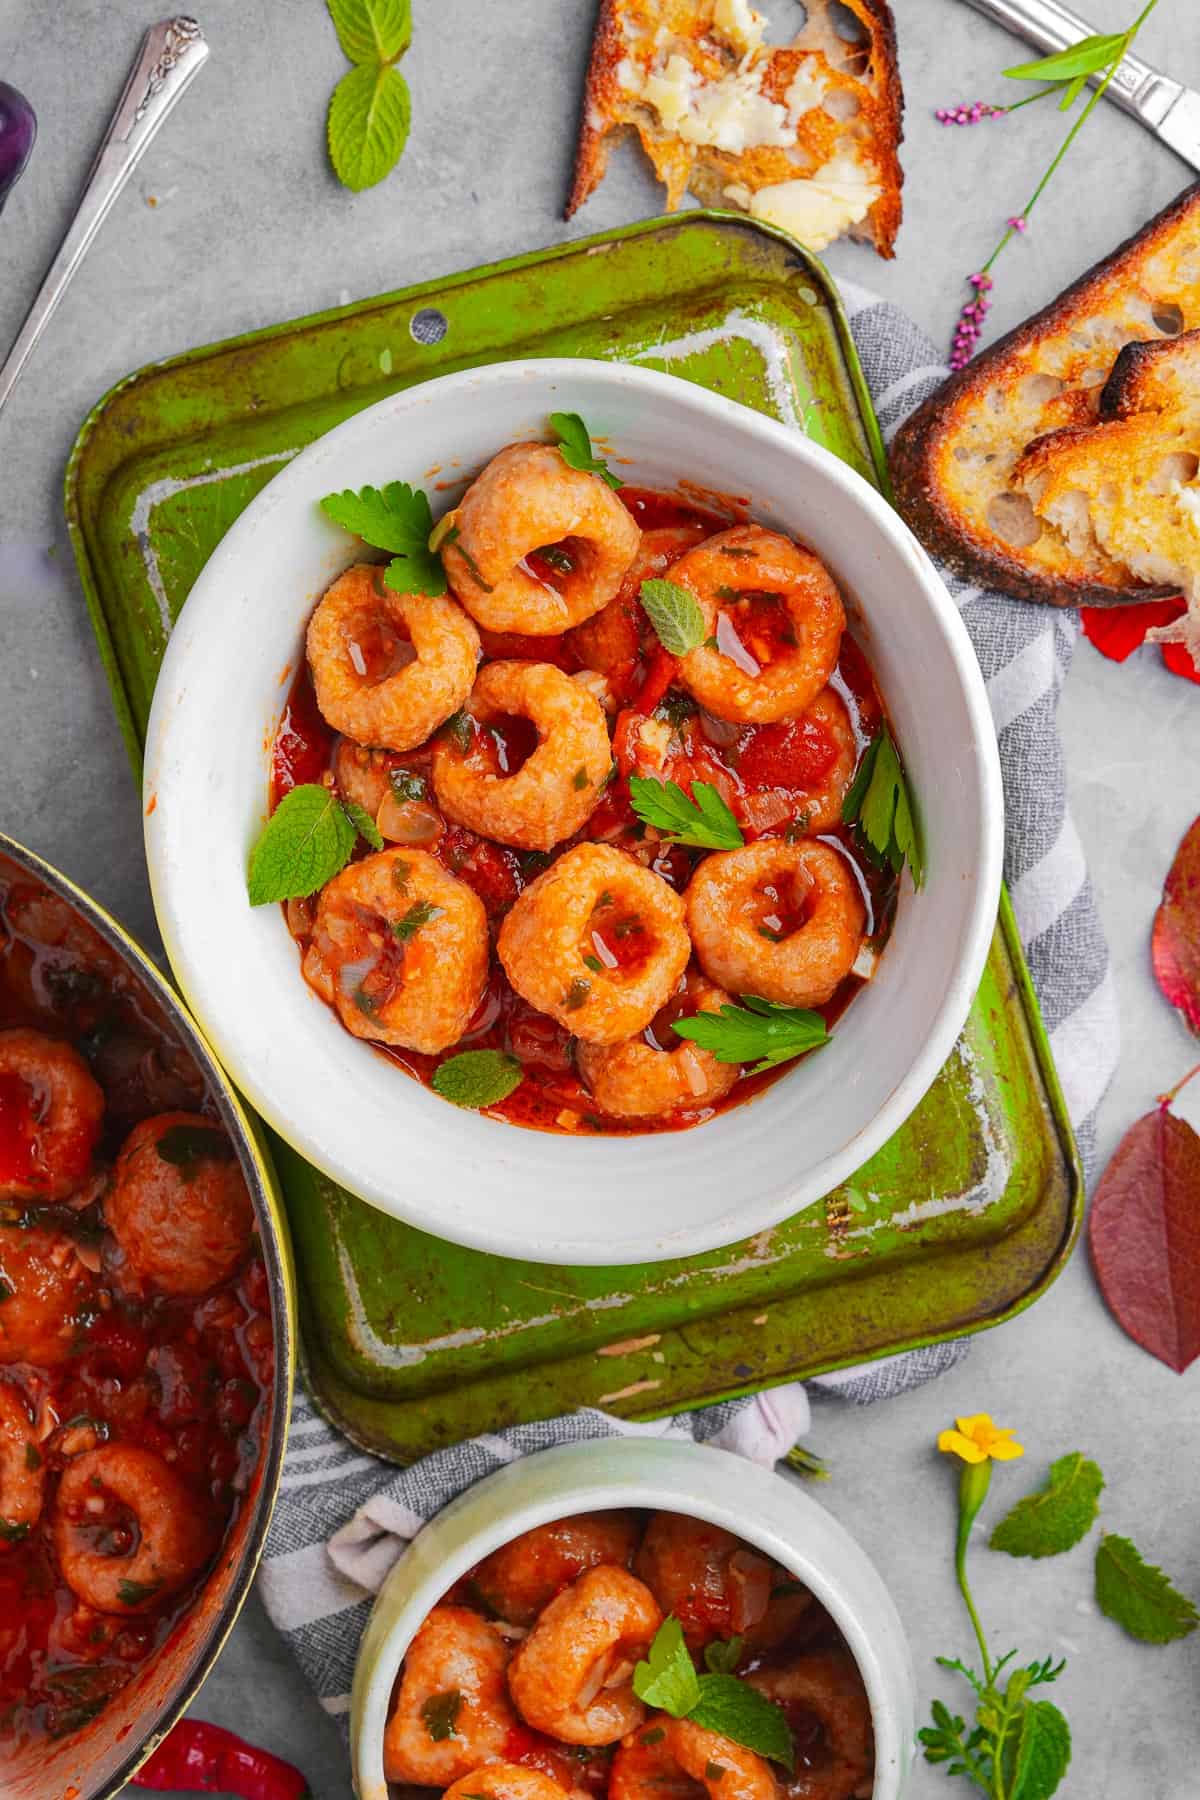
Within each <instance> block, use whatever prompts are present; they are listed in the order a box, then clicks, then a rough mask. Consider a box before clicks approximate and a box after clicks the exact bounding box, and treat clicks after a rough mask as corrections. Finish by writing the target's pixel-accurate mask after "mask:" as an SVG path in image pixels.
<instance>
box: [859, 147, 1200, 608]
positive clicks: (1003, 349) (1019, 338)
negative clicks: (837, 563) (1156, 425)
mask: <svg viewBox="0 0 1200 1800" xmlns="http://www.w3.org/2000/svg"><path fill="white" fill-rule="evenodd" d="M1198 204H1200V182H1195V183H1193V184H1192V186H1191V187H1189V188H1185V190H1184V192H1183V193H1182V194H1180V195H1179V196H1178V197H1177V198H1176V199H1175V200H1172V201H1171V203H1170V205H1169V206H1166V207H1164V208H1163V210H1162V212H1160V213H1158V214H1157V215H1156V217H1155V218H1153V219H1151V220H1150V222H1149V224H1147V225H1144V226H1143V227H1142V229H1141V230H1140V231H1137V232H1135V233H1134V234H1133V236H1132V237H1130V238H1127V239H1126V240H1125V242H1124V243H1123V244H1121V245H1119V246H1118V248H1117V249H1116V250H1114V251H1113V252H1112V253H1111V255H1109V256H1106V257H1105V258H1104V260H1103V261H1102V262H1098V263H1096V264H1095V265H1094V267H1092V268H1091V269H1089V270H1088V271H1087V273H1086V274H1085V275H1082V276H1080V278H1079V280H1078V281H1075V282H1073V283H1072V284H1071V286H1070V287H1068V288H1064V290H1063V292H1062V293H1061V294H1060V295H1059V296H1058V298H1057V300H1053V301H1052V302H1051V303H1050V305H1049V306H1047V307H1043V309H1042V311H1041V312H1039V313H1035V314H1034V316H1033V317H1032V318H1030V319H1027V320H1026V321H1025V323H1024V324H1023V325H1018V326H1017V327H1016V329H1015V330H1013V331H1010V332H1008V333H1007V335H1006V336H1004V337H1002V338H1000V339H999V340H998V341H997V342H996V343H995V344H993V345H991V346H990V348H989V349H987V350H984V351H983V352H982V353H981V354H980V355H979V356H977V357H976V358H975V360H974V362H971V363H968V365H967V367H966V368H965V369H960V370H959V371H958V372H957V373H956V374H953V375H951V376H950V378H949V379H948V380H947V381H946V382H945V384H944V385H943V386H942V387H941V388H939V389H938V391H937V393H936V394H933V395H931V396H930V398H929V399H928V400H926V401H923V402H922V404H921V405H920V406H919V407H918V408H917V410H916V411H915V412H914V413H913V414H912V416H911V417H910V418H908V419H906V420H905V422H904V424H903V425H902V426H901V427H900V430H899V431H898V432H897V434H896V437H895V439H894V440H893V443H892V448H891V466H892V480H893V482H894V484H895V489H896V502H897V505H898V506H899V509H900V511H901V513H902V514H903V515H904V517H905V519H906V520H907V521H908V523H909V525H910V526H911V527H912V529H913V531H915V532H916V534H917V536H918V537H919V538H920V539H921V542H922V543H923V544H924V545H925V548H926V549H927V550H928V551H930V552H931V554H932V555H934V556H937V557H938V558H940V560H941V561H942V562H943V563H945V565H946V567H947V568H948V569H951V570H952V571H953V572H954V573H955V574H956V575H960V576H962V577H964V578H965V579H966V580H968V581H975V582H978V583H979V584H980V585H981V586H985V587H996V588H1001V589H1003V590H1004V592H1005V593H1009V594H1013V595H1015V597H1016V598H1017V599H1019V600H1036V601H1039V602H1041V603H1043V604H1048V605H1051V606H1122V605H1126V604H1127V603H1129V602H1130V601H1132V600H1156V599H1161V598H1163V597H1165V596H1168V595H1171V594H1174V593H1175V592H1177V589H1175V588H1173V587H1151V586H1149V585H1148V584H1142V583H1140V582H1139V583H1130V584H1127V585H1125V586H1122V587H1119V588H1115V587H1108V586H1105V585H1102V584H1100V583H1097V582H1094V581H1087V580H1079V579H1073V578H1072V577H1070V576H1062V577H1056V578H1054V579H1051V578H1049V577H1047V576H1045V575H1042V574H1040V573H1038V572H1037V571H1036V570H1033V569H1030V568H1029V567H1028V566H1027V565H1026V564H1024V563H1022V562H1018V561H1017V560H1016V558H1015V557H1009V556H1006V555H1005V554H1004V553H1003V552H1002V551H998V550H996V549H994V548H993V547H992V546H991V545H983V544H979V543H976V542H975V541H974V540H972V539H969V538H967V537H966V534H965V533H964V531H963V529H962V528H961V526H960V524H959V522H958V516H957V509H956V508H955V507H953V506H951V505H949V504H948V503H947V502H946V501H945V500H944V499H943V497H942V495H941V493H940V492H939V491H938V489H937V486H936V484H935V483H934V481H933V479H932V466H933V453H934V452H935V451H936V450H937V449H939V448H940V447H941V445H942V443H943V441H944V439H945V438H947V437H949V436H951V435H952V433H951V432H950V429H949V420H948V413H949V411H950V408H951V407H952V406H953V405H954V403H955V402H956V401H958V400H959V399H960V398H962V396H963V395H965V394H970V393H972V392H973V391H976V390H982V389H983V388H984V387H985V386H986V385H987V383H988V382H989V381H990V380H991V379H992V378H993V377H994V375H995V373H996V371H997V369H998V368H1000V367H1002V366H1003V364H1004V363H1005V362H1006V360H1007V359H1008V357H1009V356H1010V355H1011V353H1012V352H1013V351H1014V350H1021V349H1024V348H1025V346H1026V345H1028V344H1031V343H1034V342H1036V341H1037V340H1038V339H1040V338H1043V337H1048V336H1051V335H1052V334H1053V333H1054V332H1055V331H1057V330H1065V329H1067V327H1068V326H1069V324H1070V322H1071V320H1072V318H1074V317H1076V316H1078V314H1080V313H1083V312H1086V304H1085V303H1086V302H1087V301H1088V300H1089V299H1090V298H1091V295H1092V293H1093V291H1094V289H1095V288H1097V287H1098V286H1099V285H1100V284H1101V283H1102V282H1103V281H1104V280H1105V279H1106V278H1107V277H1108V276H1109V275H1111V274H1112V273H1114V272H1115V271H1116V270H1118V269H1119V268H1120V266H1121V264H1122V263H1123V262H1125V261H1126V260H1129V259H1131V258H1132V257H1133V256H1135V255H1136V254H1137V253H1138V252H1139V251H1141V250H1143V249H1149V248H1151V247H1152V246H1153V245H1154V243H1155V241H1156V240H1157V239H1159V238H1162V237H1165V236H1168V235H1169V234H1170V232H1171V231H1173V230H1174V228H1175V227H1176V225H1178V224H1179V222H1180V220H1181V219H1183V218H1184V217H1186V215H1187V214H1188V213H1189V212H1190V211H1191V210H1192V208H1193V207H1195V206H1197V205H1198ZM1167 341H1168V342H1174V341H1175V340H1173V339H1170V340H1167ZM1124 354H1125V352H1124V351H1121V353H1120V355H1121V356H1123V355H1124ZM1119 360H1120V358H1119V357H1118V361H1119ZM1115 372H1116V370H1115V365H1114V371H1113V373H1114V374H1115ZM1109 379H1110V381H1111V380H1112V376H1111V375H1110V377H1109Z"/></svg>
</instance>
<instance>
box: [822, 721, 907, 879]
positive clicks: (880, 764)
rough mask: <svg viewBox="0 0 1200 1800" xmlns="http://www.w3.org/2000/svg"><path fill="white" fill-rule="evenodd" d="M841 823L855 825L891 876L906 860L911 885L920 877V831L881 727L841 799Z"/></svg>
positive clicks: (895, 756) (892, 747)
mask: <svg viewBox="0 0 1200 1800" xmlns="http://www.w3.org/2000/svg"><path fill="white" fill-rule="evenodd" d="M842 822H843V824H846V825H857V827H858V830H859V833H860V835H861V836H862V837H863V838H865V840H866V842H867V843H868V844H869V845H870V847H871V849H872V850H873V851H874V852H875V853H876V855H877V856H880V857H882V858H883V859H884V860H885V861H887V862H890V863H891V865H892V868H893V869H894V870H895V871H896V873H897V875H898V874H899V873H900V871H901V869H902V868H903V867H904V864H905V862H907V863H908V866H909V869H910V870H911V872H912V878H913V886H914V887H920V886H921V885H922V883H923V882H924V880H925V864H924V857H923V854H922V850H921V839H920V833H919V832H918V830H917V824H916V817H915V814H914V811H913V806H912V799H911V796H910V794H909V790H908V783H907V781H906V780H905V777H904V769H903V767H902V765H901V762H900V757H899V755H898V753H897V750H896V746H895V744H894V742H893V741H892V734H891V732H890V731H889V730H888V728H887V726H886V725H881V726H880V728H879V730H878V732H877V733H876V735H875V736H874V737H873V738H872V740H871V742H870V744H869V745H868V747H867V749H866V751H865V752H864V755H863V759H862V761H861V763H860V764H859V766H858V770H857V772H856V774H855V777H854V780H853V781H852V782H851V784H850V787H849V789H848V790H847V793H846V798H845V799H844V800H843V801H842Z"/></svg>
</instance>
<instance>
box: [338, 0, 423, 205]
mask: <svg viewBox="0 0 1200 1800" xmlns="http://www.w3.org/2000/svg"><path fill="white" fill-rule="evenodd" d="M326 5H327V6H328V8H329V16H330V18H331V19H332V20H333V24H334V29H335V30H336V32H337V34H338V42H339V43H340V44H341V46H342V49H343V50H344V52H345V54H346V57H347V60H348V61H350V62H352V63H353V64H354V67H353V68H352V69H351V70H350V71H349V73H348V74H346V75H343V76H342V79H341V80H340V81H339V82H338V84H337V86H336V87H335V88H334V90H333V94H332V97H331V99H330V102H329V116H328V119H327V121H326V131H327V136H328V140H329V160H330V162H331V163H332V164H333V169H334V174H335V175H336V176H337V178H338V180H339V181H340V182H341V183H342V185H343V187H348V188H350V189H351V191H352V192H353V193H356V194H357V193H361V192H362V190H363V189H364V188H369V187H374V186H375V184H376V183H377V182H380V181H382V180H383V179H384V177H385V176H386V175H390V174H391V172H392V170H393V169H394V168H395V166H396V164H397V163H398V162H399V160H400V158H401V156H402V155H403V153H404V146H405V144H406V143H407V142H408V134H409V130H410V128H411V126H412V95H411V94H410V93H409V89H408V83H407V81H406V80H405V79H404V76H403V75H402V74H401V73H400V70H399V69H398V68H397V67H396V64H397V63H398V62H399V60H400V58H401V57H402V56H403V55H404V53H405V51H406V50H407V49H408V47H409V45H410V44H411V43H412V0H326Z"/></svg>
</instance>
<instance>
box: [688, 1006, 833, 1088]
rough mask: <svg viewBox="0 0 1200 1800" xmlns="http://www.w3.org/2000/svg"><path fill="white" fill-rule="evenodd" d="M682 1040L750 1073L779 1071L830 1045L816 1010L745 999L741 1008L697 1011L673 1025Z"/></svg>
mask: <svg viewBox="0 0 1200 1800" xmlns="http://www.w3.org/2000/svg"><path fill="white" fill-rule="evenodd" d="M671 1029H672V1031H677V1032H678V1033H679V1035H680V1037H685V1038H690V1039H691V1040H692V1042H693V1043H694V1044H699V1045H700V1048H701V1049H702V1050H710V1051H711V1052H712V1054H713V1055H714V1056H715V1057H716V1059H717V1061H718V1062H723V1063H753V1065H754V1066H753V1068H752V1069H751V1071H750V1073H751V1074H752V1075H754V1074H757V1073H758V1071H759V1070H760V1069H775V1068H778V1066H779V1064H780V1063H784V1062H790V1061H791V1059H792V1057H793V1056H803V1055H804V1054H805V1052H806V1051H808V1050H819V1049H820V1047H821V1045H822V1044H827V1043H828V1042H829V1033H828V1032H827V1031H826V1029H825V1021H824V1019H823V1018H822V1017H821V1015H820V1013H818V1012H806V1011H805V1010H804V1009H803V1008H802V1007H798V1006H779V1005H777V1004H776V1002H775V1001H773V1000H759V999H757V998H756V997H755V996H754V995H752V994H744V995H743V996H742V1004H741V1006H733V1005H729V1004H727V1005H725V1006H722V1008H721V1010H720V1012H698V1013H693V1014H692V1015H691V1017H690V1018H687V1019H676V1020H675V1021H674V1023H673V1024H672V1026H671Z"/></svg>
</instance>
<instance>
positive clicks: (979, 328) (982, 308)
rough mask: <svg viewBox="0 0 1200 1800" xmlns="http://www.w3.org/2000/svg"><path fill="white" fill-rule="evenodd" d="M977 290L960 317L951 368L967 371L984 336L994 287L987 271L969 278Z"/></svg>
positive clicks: (952, 351)
mask: <svg viewBox="0 0 1200 1800" xmlns="http://www.w3.org/2000/svg"><path fill="white" fill-rule="evenodd" d="M967 279H968V281H969V282H970V283H971V286H972V287H973V288H974V290H975V295H974V298H973V299H971V300H968V301H967V304H966V305H965V306H964V307H963V309H962V311H961V312H960V313H959V315H958V325H957V327H956V329H955V333H954V347H953V349H952V350H951V352H950V367H951V368H952V369H965V368H966V366H967V364H968V363H969V362H970V360H971V358H972V357H973V356H974V354H975V346H976V344H977V343H978V342H979V340H980V338H981V337H982V336H983V322H984V320H985V319H986V317H987V314H988V310H989V308H990V307H991V304H992V303H991V301H990V300H989V299H988V293H989V290H990V289H991V287H992V278H991V276H990V275H989V274H988V273H987V271H986V270H984V269H980V270H979V271H978V272H977V273H976V274H974V275H969V276H968V277H967Z"/></svg>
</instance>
